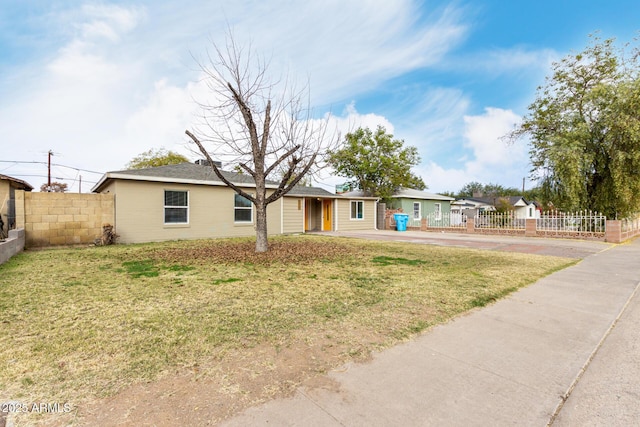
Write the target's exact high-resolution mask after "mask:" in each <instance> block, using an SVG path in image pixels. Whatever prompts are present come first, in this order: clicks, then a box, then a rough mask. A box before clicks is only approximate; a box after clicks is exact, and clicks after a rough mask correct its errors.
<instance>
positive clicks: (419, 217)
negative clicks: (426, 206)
mask: <svg viewBox="0 0 640 427" xmlns="http://www.w3.org/2000/svg"><path fill="white" fill-rule="evenodd" d="M416 205H418V210H417V211H416ZM416 213H417V214H418V216H416ZM413 219H418V220H419V219H422V203H420V202H413Z"/></svg>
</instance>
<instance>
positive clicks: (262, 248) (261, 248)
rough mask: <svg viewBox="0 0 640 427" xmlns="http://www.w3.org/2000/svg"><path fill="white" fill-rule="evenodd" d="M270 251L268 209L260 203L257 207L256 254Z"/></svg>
mask: <svg viewBox="0 0 640 427" xmlns="http://www.w3.org/2000/svg"><path fill="white" fill-rule="evenodd" d="M261 205H262V206H261ZM268 250H269V242H268V240H267V207H266V206H265V205H264V204H261V203H258V204H257V205H256V252H267V251H268Z"/></svg>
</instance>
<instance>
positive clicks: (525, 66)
mask: <svg viewBox="0 0 640 427" xmlns="http://www.w3.org/2000/svg"><path fill="white" fill-rule="evenodd" d="M560 57H561V56H560V54H559V53H558V52H556V51H555V50H553V49H530V48H527V47H524V46H515V47H511V48H494V49H490V50H484V51H479V52H474V53H472V54H466V55H460V56H458V57H457V58H455V59H452V60H449V61H447V62H446V63H445V64H443V67H447V68H450V69H452V70H456V71H460V70H468V71H473V72H478V71H481V70H482V71H484V72H486V73H489V74H490V75H491V76H494V77H495V76H500V75H504V74H507V73H513V72H514V71H519V72H523V71H524V72H527V73H534V74H535V75H540V76H544V75H545V74H546V73H547V72H548V71H549V69H550V67H551V64H552V63H553V62H556V61H558V60H559V59H560Z"/></svg>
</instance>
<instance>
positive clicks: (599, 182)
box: [509, 37, 640, 217]
mask: <svg viewBox="0 0 640 427" xmlns="http://www.w3.org/2000/svg"><path fill="white" fill-rule="evenodd" d="M628 49H629V46H625V47H624V48H622V49H618V48H616V47H615V45H614V41H613V40H612V39H609V40H605V41H601V40H600V39H599V38H597V37H593V38H592V42H591V44H590V45H589V46H588V47H587V48H586V49H585V50H584V51H583V52H580V53H577V54H571V55H568V56H567V57H565V58H563V59H562V60H561V61H560V62H557V63H555V64H554V65H553V74H552V75H551V77H547V80H546V84H545V85H544V87H541V88H539V89H538V93H537V96H536V100H535V101H534V102H533V103H532V104H531V105H530V106H529V114H528V115H527V116H526V117H525V118H524V119H523V121H522V123H521V124H520V125H519V126H518V127H517V128H516V129H515V130H514V131H513V132H512V133H511V134H510V135H509V138H510V139H511V140H512V141H513V140H515V139H517V138H519V137H522V136H528V137H529V139H530V141H531V149H530V153H529V154H530V158H531V163H532V165H533V170H532V176H533V177H534V178H537V179H539V182H540V187H541V194H542V198H543V201H544V202H552V203H553V204H554V205H555V206H556V207H558V208H560V209H563V210H578V209H593V210H596V211H600V212H602V213H604V214H605V215H607V216H609V217H616V216H621V217H624V216H628V215H630V214H632V213H634V212H637V211H639V210H640V79H639V71H640V70H639V67H638V49H637V48H635V49H633V51H631V52H628Z"/></svg>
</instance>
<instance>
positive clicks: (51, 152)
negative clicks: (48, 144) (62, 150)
mask: <svg viewBox="0 0 640 427" xmlns="http://www.w3.org/2000/svg"><path fill="white" fill-rule="evenodd" d="M48 154H49V161H48V163H47V191H48V192H50V191H51V156H53V151H51V150H49V153H48Z"/></svg>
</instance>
